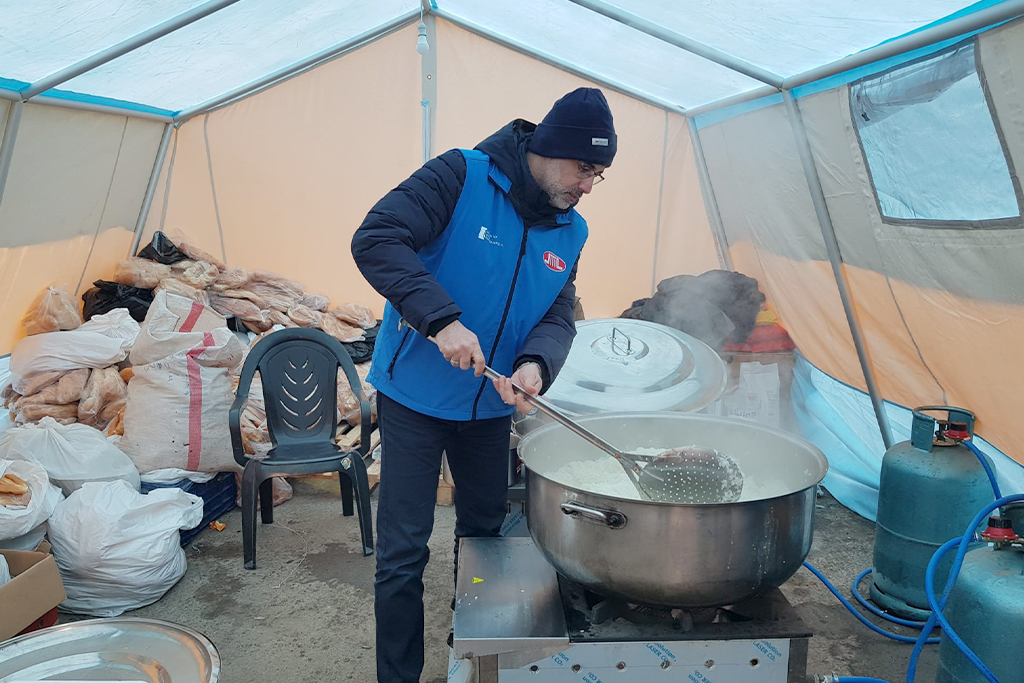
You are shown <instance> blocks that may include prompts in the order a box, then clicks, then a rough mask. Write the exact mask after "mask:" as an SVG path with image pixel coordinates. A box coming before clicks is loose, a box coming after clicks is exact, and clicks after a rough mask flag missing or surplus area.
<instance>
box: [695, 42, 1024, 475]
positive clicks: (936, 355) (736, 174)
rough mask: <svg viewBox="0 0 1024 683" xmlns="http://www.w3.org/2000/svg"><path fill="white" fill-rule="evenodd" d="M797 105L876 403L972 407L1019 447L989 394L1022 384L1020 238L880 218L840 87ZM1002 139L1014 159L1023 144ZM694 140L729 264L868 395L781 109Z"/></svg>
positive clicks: (823, 362) (828, 366) (825, 361)
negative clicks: (754, 281) (703, 159)
mask: <svg viewBox="0 0 1024 683" xmlns="http://www.w3.org/2000/svg"><path fill="white" fill-rule="evenodd" d="M1014 30H1016V28H1014ZM983 44H984V43H983ZM1000 49H1005V50H1017V49H1018V48H1017V47H1016V46H1013V47H1012V48H1010V47H1007V46H1006V45H1005V44H1004V45H1002V46H1001V48H1000ZM987 58H988V59H990V60H991V59H993V57H992V56H991V51H990V53H989V54H988V56H987ZM998 59H999V60H1002V59H1005V57H999V58H998ZM999 63H1002V62H1001V61H1000V62H999ZM997 71H998V72H999V73H1000V74H1001V77H1003V78H1010V76H1009V75H1008V73H1004V72H1003V71H1002V70H1001V69H997ZM990 85H991V83H990ZM1000 88H1001V89H1003V90H1005V91H1008V92H1011V93H1013V92H1016V89H1015V88H1014V87H1005V88H1004V87H1003V86H1000ZM1004 99H1005V98H1004ZM996 106H997V107H999V108H998V109H997V116H998V117H999V120H1000V122H1001V124H1002V126H1003V130H1004V133H1005V132H1006V131H1007V130H1013V131H1016V130H1017V129H1018V127H1019V126H1020V122H1022V121H1024V120H1022V119H1021V118H1020V117H1019V116H1018V115H1017V114H1016V112H1019V111H1020V105H1019V103H1017V102H1008V101H1007V102H1004V103H1002V104H1000V103H999V102H998V101H996ZM800 107H801V111H802V113H803V118H804V120H805V122H806V124H807V128H808V134H809V137H810V139H811V146H812V151H813V153H814V155H815V163H816V166H817V170H818V175H819V177H820V179H821V183H822V187H823V190H824V192H825V195H826V200H827V203H828V208H829V215H830V217H831V219H832V222H833V224H834V227H835V230H836V233H837V237H838V239H839V242H840V247H841V251H842V254H843V258H844V261H845V262H846V264H845V265H844V268H845V272H846V274H847V277H848V279H849V282H850V288H851V294H852V298H853V300H854V304H855V307H856V310H857V314H858V319H859V321H860V324H861V327H862V330H863V332H864V336H865V339H866V342H867V346H868V352H869V357H870V360H871V364H872V368H873V370H874V374H875V378H876V380H877V382H878V385H879V389H880V391H881V393H882V395H883V397H884V398H885V399H887V400H891V401H894V402H896V403H900V404H902V405H907V406H916V405H922V404H927V403H947V404H952V405H960V406H964V407H967V408H970V409H972V410H974V411H975V412H976V413H977V414H978V415H979V427H978V430H979V433H980V434H982V435H983V436H984V437H985V438H986V439H988V440H990V441H991V442H992V443H993V444H995V445H996V446H998V447H999V448H1001V449H1002V450H1004V452H1007V453H1010V454H1013V453H1024V449H1022V448H1021V446H1024V439H1022V438H1021V437H1020V436H1018V435H1017V434H1016V433H1015V430H1014V429H1013V425H1014V424H1015V422H1016V421H1015V419H1013V417H1012V415H1011V414H1010V410H1011V408H1010V405H1011V404H1012V402H1011V401H1008V400H1007V397H1006V396H1005V395H1004V394H1000V393H999V392H993V391H992V390H991V387H993V386H1011V387H1012V386H1024V364H1022V363H1020V362H1019V361H1018V360H1017V359H1016V354H1015V352H1014V351H1013V349H1015V348H1016V347H1017V346H1018V345H1019V339H1020V338H1021V335H1022V333H1024V305H1022V304H1021V302H1022V301H1024V287H1022V286H1021V278H1022V269H1021V268H1020V263H1021V262H1022V259H1024V252H1022V251H1021V249H1022V247H1024V231H1021V230H1012V229H1010V230H1006V229H1003V230H970V229H936V228H922V227H916V226H907V225H893V224H891V223H883V221H882V218H881V216H880V215H879V212H878V207H877V203H876V202H875V198H874V192H873V189H872V188H871V185H870V176H869V174H868V171H867V167H866V162H865V160H864V158H863V152H862V151H861V149H860V145H859V142H858V140H857V137H856V131H855V130H854V128H853V122H852V119H851V117H850V112H849V93H848V89H847V88H846V87H842V88H837V89H833V90H829V91H826V92H822V93H818V94H815V95H812V96H809V97H806V98H801V100H800ZM1008 122H1009V123H1008ZM1005 137H1006V139H1007V142H1008V146H1009V147H1010V148H1011V154H1012V153H1013V150H1014V149H1016V145H1018V144H1019V143H1018V142H1016V140H1017V139H1018V138H1014V137H1013V135H1012V134H1006V135H1005ZM701 139H702V142H703V144H704V148H705V154H706V156H707V159H708V165H709V170H710V173H711V176H712V181H713V183H714V187H715V192H716V194H717V196H718V200H719V203H720V206H721V210H722V217H723V221H724V223H725V226H726V231H727V233H728V236H729V239H730V244H731V250H730V253H731V255H732V258H733V261H734V264H735V266H736V268H737V269H738V270H741V271H743V272H746V273H748V274H750V275H751V276H754V277H757V278H758V279H759V281H760V282H761V286H762V289H763V291H764V292H765V293H766V295H767V296H768V297H769V299H770V300H771V301H772V302H773V304H775V306H776V307H777V309H778V310H779V313H780V315H781V317H782V319H783V322H784V323H785V325H786V326H787V328H788V329H789V330H790V333H791V334H792V336H793V338H794V341H796V343H797V344H798V346H799V347H800V349H801V351H802V352H803V353H804V354H805V355H806V356H807V357H808V359H809V360H810V361H811V362H812V363H814V364H815V365H817V366H818V367H819V368H821V369H822V370H824V371H825V372H827V373H828V374H830V375H832V376H834V377H836V378H838V379H840V380H842V381H844V382H846V383H848V384H851V385H853V386H856V387H859V388H861V389H864V388H865V384H864V380H863V375H862V372H861V369H860V366H859V363H858V361H857V358H856V355H855V352H854V349H853V345H852V341H851V340H850V334H849V331H848V325H847V321H846V318H845V315H844V314H843V310H842V307H841V302H840V300H839V297H838V292H837V288H836V285H835V283H834V280H833V275H832V271H831V266H830V265H829V263H828V261H827V259H826V257H825V254H824V246H823V241H822V238H821V235H820V228H819V227H818V225H817V220H816V218H815V214H814V210H813V207H812V205H811V203H810V195H809V192H808V189H807V185H806V181H805V179H804V175H803V169H802V167H801V166H800V163H799V160H798V158H797V156H796V151H795V147H794V145H793V134H792V129H791V128H790V126H789V122H788V120H787V119H786V116H785V110H784V108H782V107H780V106H773V107H768V108H764V109H760V110H756V111H753V112H750V113H748V114H744V115H741V116H737V117H734V118H732V119H728V120H726V121H723V122H720V123H717V124H714V125H712V126H709V127H708V128H705V129H703V130H701ZM986 293H990V294H991V295H992V296H991V297H985V296H981V295H983V294H986ZM1020 457H1021V460H1022V461H1024V456H1020Z"/></svg>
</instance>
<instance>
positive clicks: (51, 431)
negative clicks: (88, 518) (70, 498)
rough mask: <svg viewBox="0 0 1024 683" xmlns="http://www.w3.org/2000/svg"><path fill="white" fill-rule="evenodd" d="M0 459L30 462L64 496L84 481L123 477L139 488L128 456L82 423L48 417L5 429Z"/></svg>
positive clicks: (95, 430)
mask: <svg viewBox="0 0 1024 683" xmlns="http://www.w3.org/2000/svg"><path fill="white" fill-rule="evenodd" d="M0 458H6V459H8V460H25V461H28V462H34V463H36V464H37V465H40V466H41V467H42V468H43V469H45V470H46V472H47V474H48V475H49V476H50V481H51V482H52V483H54V484H56V485H57V486H60V487H61V488H62V489H63V490H64V495H70V494H71V492H72V491H75V490H77V489H79V488H81V486H82V484H84V483H85V482H87V481H114V480H115V479H123V480H124V481H126V482H128V483H129V484H131V486H132V488H134V489H135V490H136V491H138V490H139V471H138V470H137V469H135V465H134V464H133V463H132V461H131V458H129V457H128V456H127V455H125V454H124V453H122V452H121V451H120V450H118V449H117V448H116V447H115V446H113V445H112V444H111V443H110V442H108V441H107V440H106V438H105V437H104V436H103V433H102V432H100V431H99V430H98V429H94V428H92V427H89V426H87V425H83V424H71V425H62V424H60V423H59V422H57V421H56V420H54V419H53V418H52V417H44V418H43V419H42V420H40V421H39V423H38V424H27V425H25V426H23V427H16V428H14V429H11V430H9V431H8V432H7V433H6V434H4V435H3V437H0Z"/></svg>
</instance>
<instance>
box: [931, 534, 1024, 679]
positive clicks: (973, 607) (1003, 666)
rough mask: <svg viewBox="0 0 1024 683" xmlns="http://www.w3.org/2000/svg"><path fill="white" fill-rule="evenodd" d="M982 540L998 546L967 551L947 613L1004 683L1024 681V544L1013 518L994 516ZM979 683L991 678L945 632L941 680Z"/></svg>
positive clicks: (940, 670) (937, 590)
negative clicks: (1023, 650)
mask: <svg viewBox="0 0 1024 683" xmlns="http://www.w3.org/2000/svg"><path fill="white" fill-rule="evenodd" d="M982 538H983V539H984V540H987V541H992V542H993V543H992V545H986V546H982V547H978V548H975V549H973V550H971V551H970V552H968V553H967V557H965V558H964V564H963V567H961V569H960V574H959V576H957V579H956V583H955V584H954V585H953V592H952V593H950V595H949V602H947V603H946V607H945V609H943V610H942V614H943V615H944V616H945V617H946V619H947V620H949V625H950V626H952V627H953V630H954V631H956V633H957V635H959V636H960V637H961V638H962V639H963V641H964V642H965V643H966V644H967V646H968V647H969V648H971V650H972V651H973V652H974V654H976V655H978V657H979V658H980V659H981V661H982V662H984V663H985V666H987V667H988V668H989V670H990V671H991V672H992V673H993V674H994V675H995V677H996V678H997V679H998V680H999V681H1000V683H1024V664H1022V662H1024V655H1022V654H1021V651H1020V643H1021V634H1022V633H1024V548H1022V547H1021V541H1020V539H1018V538H1017V537H1016V533H1014V532H1013V528H1012V527H1011V526H1009V518H1008V517H1004V518H1002V519H999V518H994V519H992V520H990V521H989V529H988V532H987V533H985V534H983V535H982ZM950 554H952V553H950ZM943 585H944V584H940V583H938V582H936V589H935V590H936V592H940V593H941V591H942V586H943ZM976 681H977V682H980V683H984V682H985V681H986V679H985V677H984V676H983V675H982V674H981V672H979V671H978V670H977V669H976V668H975V666H974V665H973V664H971V662H970V661H968V659H967V657H966V656H964V654H963V653H961V652H960V650H959V649H958V648H957V647H956V645H954V644H953V642H952V641H950V639H949V638H948V637H947V636H946V635H945V634H943V635H942V640H941V641H940V643H939V671H938V675H937V676H936V678H935V683H975V682H976Z"/></svg>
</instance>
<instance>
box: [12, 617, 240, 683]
mask: <svg viewBox="0 0 1024 683" xmlns="http://www.w3.org/2000/svg"><path fill="white" fill-rule="evenodd" d="M218 678H220V655H219V654H217V648H215V647H214V645H213V643H211V642H210V641H209V639H208V638H206V636H204V635H203V634H201V633H198V632H196V631H193V630H192V629H190V628H186V627H184V626H180V625H178V624H172V623H170V622H167V621H159V620H157V619H138V618H134V617H116V618H112V619H90V620H87V621H79V622H76V623H73V624H65V625H62V626H54V627H52V628H48V629H43V630H42V631H36V632H34V633H29V634H26V635H24V636H20V637H18V638H14V639H13V640H9V641H7V642H5V643H2V644H0V683H13V681H50V680H76V681H138V682H140V683H142V682H145V683H216V681H217V680H218Z"/></svg>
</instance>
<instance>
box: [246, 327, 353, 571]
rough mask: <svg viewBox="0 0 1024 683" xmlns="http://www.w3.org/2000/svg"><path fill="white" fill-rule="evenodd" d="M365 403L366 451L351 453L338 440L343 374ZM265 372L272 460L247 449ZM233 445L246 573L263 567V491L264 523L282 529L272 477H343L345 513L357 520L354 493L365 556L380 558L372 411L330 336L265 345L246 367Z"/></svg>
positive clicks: (273, 337)
mask: <svg viewBox="0 0 1024 683" xmlns="http://www.w3.org/2000/svg"><path fill="white" fill-rule="evenodd" d="M339 366H341V368H342V370H344V371H345V376H346V377H347V378H348V381H349V383H350V384H351V385H352V392H353V393H354V394H355V395H356V397H357V398H358V399H359V406H360V412H361V414H362V424H361V427H362V431H361V439H360V442H359V448H358V450H356V451H352V452H346V451H344V450H342V448H341V447H340V446H338V445H337V444H336V443H335V441H334V439H335V433H336V431H337V428H338V414H337V403H338V393H337V380H338V367H339ZM257 371H258V372H259V373H260V379H261V380H262V383H263V400H264V402H265V408H266V413H267V428H268V430H269V432H270V440H271V441H272V442H273V444H274V448H272V449H271V450H270V452H269V453H268V454H267V457H266V459H264V460H257V459H255V458H252V457H250V456H248V455H247V454H246V453H245V450H244V449H243V447H242V428H241V422H240V419H241V414H242V410H243V409H244V408H245V403H246V401H247V400H248V397H249V389H250V386H251V385H252V378H253V376H254V375H255V374H256V372H257ZM228 420H229V423H228V424H229V426H230V428H231V446H232V449H233V451H234V456H235V461H236V462H237V463H238V464H239V465H241V466H242V467H244V468H245V469H244V471H243V473H242V546H243V548H244V554H245V568H246V569H255V568H256V500H257V496H256V493H257V490H258V491H259V502H260V511H261V514H262V518H263V523H264V524H273V522H274V504H273V490H272V487H273V482H272V481H271V479H270V478H271V477H274V476H279V475H284V476H295V475H301V474H322V473H325V472H335V471H336V472H338V479H339V480H340V482H341V499H342V514H344V515H345V516H351V515H352V514H353V505H352V503H353V500H352V498H353V490H354V492H355V502H356V503H357V504H358V506H359V508H358V512H359V532H360V535H361V536H362V542H363V555H372V554H373V526H372V523H371V514H370V484H369V480H368V478H367V476H366V463H365V462H364V460H363V458H364V457H365V456H366V454H367V453H368V452H369V448H370V432H371V425H370V404H369V403H368V402H367V400H366V397H365V396H364V395H363V391H362V385H361V383H360V381H359V375H357V374H356V368H355V365H354V364H353V363H352V359H351V358H350V357H349V355H348V352H347V351H346V350H345V347H343V346H342V345H341V343H340V342H338V340H336V339H334V338H333V337H331V336H330V335H328V334H327V333H326V332H322V331H320V330H312V329H300V328H290V329H286V330H278V331H277V332H274V333H273V334H268V335H267V336H266V337H264V338H263V339H261V340H260V341H259V342H258V343H257V344H256V345H255V346H254V347H253V348H252V350H251V351H250V352H249V356H248V357H247V358H246V360H245V365H243V366H242V374H241V377H240V378H239V381H238V392H237V394H236V397H235V402H234V403H233V404H232V405H231V412H230V413H229V414H228Z"/></svg>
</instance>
